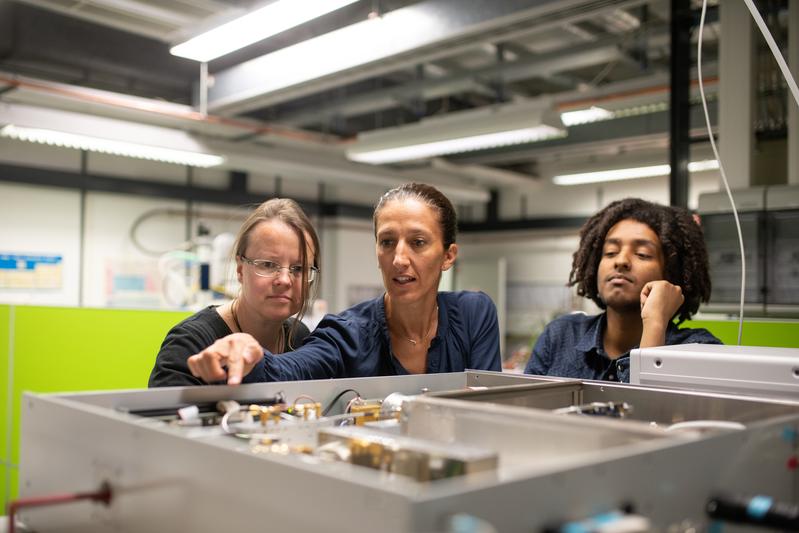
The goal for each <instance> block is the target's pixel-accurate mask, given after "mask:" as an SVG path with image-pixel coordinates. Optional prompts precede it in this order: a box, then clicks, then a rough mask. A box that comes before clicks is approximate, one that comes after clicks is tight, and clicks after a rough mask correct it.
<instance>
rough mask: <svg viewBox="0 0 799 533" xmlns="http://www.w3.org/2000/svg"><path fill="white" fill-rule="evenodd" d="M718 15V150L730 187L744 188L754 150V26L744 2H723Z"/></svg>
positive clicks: (746, 185)
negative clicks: (719, 23)
mask: <svg viewBox="0 0 799 533" xmlns="http://www.w3.org/2000/svg"><path fill="white" fill-rule="evenodd" d="M719 16H720V19H721V41H720V43H719V47H720V48H719V107H718V109H719V120H718V124H719V126H718V132H719V153H720V155H721V159H722V160H723V161H724V167H725V169H727V179H728V180H729V182H730V188H733V189H735V188H745V187H749V186H750V185H751V183H752V163H753V153H754V149H753V148H754V83H755V81H754V78H755V72H754V53H753V48H752V47H753V39H754V28H753V23H752V19H751V15H750V14H749V10H748V9H747V8H746V5H745V4H744V3H743V2H720V4H719Z"/></svg>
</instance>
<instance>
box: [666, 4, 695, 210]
mask: <svg viewBox="0 0 799 533" xmlns="http://www.w3.org/2000/svg"><path fill="white" fill-rule="evenodd" d="M690 84H691V2H690V0H671V95H670V107H669V110H670V113H669V115H670V118H669V122H670V130H669V164H670V165H671V176H670V178H669V198H670V203H671V205H674V206H678V207H688V163H689V161H690V156H691V139H690V127H691V124H690V122H691V113H690V101H689V99H690V89H691V85H690Z"/></svg>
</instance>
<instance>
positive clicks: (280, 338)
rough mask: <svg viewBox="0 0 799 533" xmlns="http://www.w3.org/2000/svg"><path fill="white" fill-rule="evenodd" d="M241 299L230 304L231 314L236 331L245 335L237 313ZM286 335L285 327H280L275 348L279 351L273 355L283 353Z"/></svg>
mask: <svg viewBox="0 0 799 533" xmlns="http://www.w3.org/2000/svg"><path fill="white" fill-rule="evenodd" d="M238 303H239V299H238V298H236V299H235V300H233V303H231V304H230V314H231V316H233V323H234V324H236V329H237V330H239V331H240V332H241V333H244V330H243V329H241V324H239V314H238V312H236V309H237V307H238ZM285 335H286V331H285V328H284V327H283V324H281V325H280V333H278V336H277V345H276V346H273V348H277V351H275V352H272V353H282V352H283V345H285Z"/></svg>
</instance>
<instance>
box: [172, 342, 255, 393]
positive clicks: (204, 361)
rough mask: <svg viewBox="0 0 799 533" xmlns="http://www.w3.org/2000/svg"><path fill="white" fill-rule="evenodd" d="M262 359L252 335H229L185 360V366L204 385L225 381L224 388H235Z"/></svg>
mask: <svg viewBox="0 0 799 533" xmlns="http://www.w3.org/2000/svg"><path fill="white" fill-rule="evenodd" d="M263 358H264V350H263V348H261V345H260V344H258V341H256V340H255V338H254V337H253V336H252V335H250V334H249V333H233V334H231V335H228V336H227V337H222V338H221V339H218V340H217V341H216V342H214V343H213V344H212V345H211V346H209V347H208V348H206V349H204V350H203V351H201V352H200V353H198V354H195V355H192V356H191V357H189V359H188V364H189V370H191V373H192V374H194V375H195V376H197V377H198V378H200V379H202V380H204V381H206V382H208V383H210V382H213V381H220V380H224V379H226V378H227V383H228V385H238V384H239V383H241V380H242V378H243V377H244V376H246V375H247V374H249V373H250V372H251V371H252V369H253V368H254V367H255V366H256V365H257V364H258V363H259V362H260V361H262V360H263ZM225 367H227V371H226V370H225Z"/></svg>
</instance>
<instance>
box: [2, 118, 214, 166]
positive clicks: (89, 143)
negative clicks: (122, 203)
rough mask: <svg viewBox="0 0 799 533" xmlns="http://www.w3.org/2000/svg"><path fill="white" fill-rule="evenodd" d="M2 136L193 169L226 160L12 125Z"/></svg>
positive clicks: (188, 152)
mask: <svg viewBox="0 0 799 533" xmlns="http://www.w3.org/2000/svg"><path fill="white" fill-rule="evenodd" d="M0 137H7V138H10V139H17V140H20V141H28V142H35V143H40V144H49V145H51V146H60V147H64V148H74V149H76V150H88V151H90V152H100V153H104V154H112V155H119V156H125V157H134V158H137V159H148V160H151V161H161V162H164V163H174V164H176V165H188V166H192V167H204V168H205V167H213V166H216V165H220V164H222V163H223V162H224V161H225V158H224V157H221V156H218V155H211V154H203V153H199V152H190V151H187V150H175V149H172V148H163V147H160V146H149V145H145V144H138V143H131V142H126V141H117V140H112V139H103V138H100V137H91V136H88V135H81V134H76V133H65V132H62V131H55V130H49V129H42V128H28V127H23V126H15V125H13V124H8V125H6V126H3V128H0Z"/></svg>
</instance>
